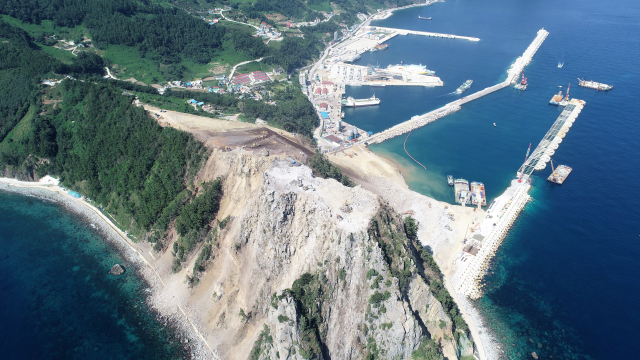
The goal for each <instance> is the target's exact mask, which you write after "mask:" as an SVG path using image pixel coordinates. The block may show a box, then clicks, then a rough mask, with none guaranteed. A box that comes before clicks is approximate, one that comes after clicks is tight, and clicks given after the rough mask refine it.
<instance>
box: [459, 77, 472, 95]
mask: <svg viewBox="0 0 640 360" xmlns="http://www.w3.org/2000/svg"><path fill="white" fill-rule="evenodd" d="M471 84H473V80H467V81H465V82H464V83H463V84H462V85H460V87H458V88H457V89H456V93H457V94H462V93H463V92H465V91H466V90H467V89H468V88H470V87H471Z"/></svg>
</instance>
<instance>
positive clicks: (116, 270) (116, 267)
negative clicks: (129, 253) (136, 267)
mask: <svg viewBox="0 0 640 360" xmlns="http://www.w3.org/2000/svg"><path fill="white" fill-rule="evenodd" d="M109 273H110V274H113V275H115V276H120V275H122V274H124V267H122V266H120V265H119V264H115V265H113V266H112V267H111V270H110V271H109Z"/></svg>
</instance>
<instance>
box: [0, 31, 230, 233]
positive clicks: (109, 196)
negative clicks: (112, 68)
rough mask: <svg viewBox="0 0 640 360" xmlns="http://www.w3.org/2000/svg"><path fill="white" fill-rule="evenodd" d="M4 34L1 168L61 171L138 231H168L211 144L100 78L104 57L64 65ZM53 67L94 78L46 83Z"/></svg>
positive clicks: (23, 37)
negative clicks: (166, 122) (161, 121)
mask: <svg viewBox="0 0 640 360" xmlns="http://www.w3.org/2000/svg"><path fill="white" fill-rule="evenodd" d="M0 39H1V40H2V42H1V43H0V84H2V85H3V86H2V88H0V89H1V90H0V113H1V114H2V116H0V173H2V174H3V175H5V176H11V177H14V176H17V177H20V178H33V177H36V176H38V175H39V176H43V175H45V174H52V175H56V176H59V177H60V179H61V180H62V182H63V184H65V185H66V186H68V187H72V188H74V189H76V190H79V191H80V192H81V193H82V194H83V195H86V196H88V197H90V198H92V199H94V200H95V202H96V203H97V204H99V205H102V206H103V207H104V208H105V210H106V212H107V213H109V214H110V215H111V216H113V218H114V219H116V220H117V221H119V223H120V224H121V225H122V226H123V227H124V228H125V229H128V230H130V231H131V232H132V233H133V234H144V233H146V232H148V231H155V232H157V233H159V234H162V233H164V231H165V230H166V228H167V226H168V225H169V222H170V221H171V220H172V219H174V218H175V217H176V216H178V215H179V214H181V211H182V213H184V211H183V210H181V209H182V208H183V206H184V204H185V203H188V202H189V201H190V199H191V196H192V195H191V191H190V190H189V189H188V188H187V187H188V184H190V183H192V179H193V178H194V176H195V172H196V171H197V170H198V169H199V167H200V163H201V161H202V160H203V159H205V158H206V155H207V151H206V149H205V148H204V147H203V146H202V144H200V143H199V142H197V141H195V140H194V139H193V138H192V136H191V135H189V134H187V133H184V132H181V131H178V130H175V129H172V128H161V127H160V126H159V125H158V124H157V123H156V122H155V121H154V120H153V119H151V118H150V117H149V116H148V114H147V113H146V112H145V110H144V109H142V108H139V107H136V106H134V105H132V99H131V97H129V96H125V95H122V89H121V88H119V87H117V86H116V85H114V84H113V83H108V82H105V81H96V80H97V79H100V78H96V79H94V80H91V79H92V76H95V74H94V71H96V70H100V71H102V68H101V64H98V63H97V62H99V61H101V59H100V57H99V56H97V55H85V56H78V57H76V58H74V61H73V63H72V64H71V65H66V64H63V63H61V62H59V61H57V60H55V59H53V58H51V57H49V56H48V55H46V54H45V53H43V52H42V51H40V50H39V47H38V45H36V44H34V43H33V42H32V41H31V38H30V37H29V35H28V34H26V33H25V32H24V31H22V30H20V29H17V28H15V27H11V26H9V25H7V24H6V23H3V22H1V21H0ZM52 72H68V73H72V74H74V75H76V76H79V77H82V78H84V79H86V80H85V81H80V80H65V81H63V82H62V83H60V84H59V85H58V86H56V87H55V88H50V87H46V86H43V85H40V81H41V80H42V78H43V77H45V76H47V75H50V74H52ZM218 195H219V194H217V193H216V194H213V195H211V196H214V197H215V196H218ZM184 216H188V215H184ZM154 239H158V240H159V239H161V236H159V237H156V238H154Z"/></svg>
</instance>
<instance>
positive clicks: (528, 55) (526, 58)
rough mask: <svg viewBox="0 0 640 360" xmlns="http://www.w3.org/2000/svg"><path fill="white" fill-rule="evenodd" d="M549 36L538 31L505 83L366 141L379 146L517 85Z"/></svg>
mask: <svg viewBox="0 0 640 360" xmlns="http://www.w3.org/2000/svg"><path fill="white" fill-rule="evenodd" d="M548 35H549V32H548V31H546V30H545V29H540V30H539V31H538V34H537V36H536V37H535V39H533V42H531V44H530V45H529V47H528V48H527V49H526V50H525V52H524V53H523V54H522V56H520V57H519V58H517V59H516V61H515V62H514V63H513V64H512V65H511V67H510V68H509V70H508V71H507V73H508V75H507V79H506V80H505V81H503V82H501V83H499V84H496V85H493V86H490V87H488V88H485V89H482V90H480V91H478V92H475V93H473V94H471V95H469V96H465V97H463V98H461V99H458V100H455V101H452V102H450V103H448V104H447V105H445V106H443V107H441V108H439V109H436V110H433V111H430V112H428V113H426V114H423V115H417V116H414V117H412V118H411V119H410V120H407V121H405V122H403V123H400V124H398V125H395V126H393V127H391V128H389V129H387V130H384V131H381V132H379V133H377V134H373V135H372V136H371V137H369V138H368V139H367V140H366V141H367V142H368V143H370V144H379V143H381V142H383V141H385V140H388V139H391V138H393V137H396V136H400V135H403V134H406V133H408V132H409V131H411V130H414V129H417V128H419V127H422V126H424V125H427V124H429V123H431V122H433V121H435V120H437V119H440V118H442V117H444V116H446V115H449V114H450V113H452V112H455V111H458V110H460V108H461V105H463V104H466V103H468V102H469V101H473V100H476V99H479V98H481V97H483V96H485V95H488V94H491V93H493V92H495V91H498V90H500V89H504V88H506V87H508V86H510V85H511V84H513V83H515V81H516V80H517V79H518V75H519V74H520V72H521V71H522V69H524V67H525V66H527V65H528V64H529V63H530V62H531V59H532V58H533V55H535V53H536V52H537V51H538V49H539V48H540V46H541V45H542V43H543V42H544V40H545V39H546V38H547V36H548Z"/></svg>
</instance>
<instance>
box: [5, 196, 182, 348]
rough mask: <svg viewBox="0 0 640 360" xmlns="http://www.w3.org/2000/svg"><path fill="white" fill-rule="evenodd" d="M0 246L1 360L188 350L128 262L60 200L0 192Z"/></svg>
mask: <svg viewBox="0 0 640 360" xmlns="http://www.w3.org/2000/svg"><path fill="white" fill-rule="evenodd" d="M0 250H1V251H0V358H1V359H3V360H4V359H7V360H9V359H11V360H12V359H181V358H184V356H186V352H185V351H184V350H183V349H182V347H181V346H180V341H179V340H178V339H176V336H175V334H174V333H173V332H172V331H171V330H169V328H168V327H167V326H165V324H164V322H161V320H156V315H155V314H154V313H153V312H151V311H149V309H148V308H147V306H146V305H145V298H146V295H147V294H148V292H147V291H146V288H147V287H146V285H145V283H144V282H143V281H141V280H140V279H138V278H137V277H136V275H135V270H134V268H133V267H132V266H130V265H129V264H128V263H127V261H125V260H123V259H122V258H121V257H120V256H119V255H118V254H117V252H116V251H115V250H114V249H112V248H111V247H110V245H109V244H108V243H107V242H105V241H104V240H103V239H102V237H101V236H100V234H98V233H97V232H96V231H95V229H94V228H93V227H91V225H90V224H88V223H85V222H83V221H81V219H79V218H78V217H76V216H74V215H73V214H71V213H69V212H68V211H66V210H65V209H63V208H61V207H60V206H58V205H56V204H53V203H50V202H44V201H41V200H38V199H35V198H30V197H25V196H21V195H16V194H8V193H5V192H2V191H0ZM115 263H119V264H123V265H124V266H125V268H126V269H127V271H126V272H125V273H124V274H123V275H121V276H119V277H116V276H113V275H110V274H108V272H109V270H110V268H111V266H113V264H115Z"/></svg>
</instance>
